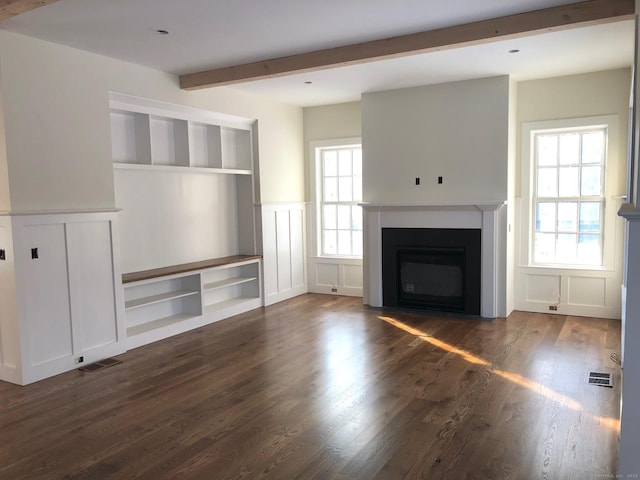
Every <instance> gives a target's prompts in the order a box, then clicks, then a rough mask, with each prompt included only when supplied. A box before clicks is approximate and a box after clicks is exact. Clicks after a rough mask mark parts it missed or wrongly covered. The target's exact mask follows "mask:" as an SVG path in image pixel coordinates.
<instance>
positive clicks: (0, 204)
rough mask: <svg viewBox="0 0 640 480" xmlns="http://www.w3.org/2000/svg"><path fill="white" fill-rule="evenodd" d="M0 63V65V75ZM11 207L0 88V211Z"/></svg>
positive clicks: (0, 91) (0, 89)
mask: <svg viewBox="0 0 640 480" xmlns="http://www.w3.org/2000/svg"><path fill="white" fill-rule="evenodd" d="M1 68H2V65H0V75H1V72H2V70H1ZM10 209H11V196H10V195H9V167H8V165H7V147H6V139H5V135H4V108H3V101H2V88H0V212H1V211H3V210H4V211H9V210H10Z"/></svg>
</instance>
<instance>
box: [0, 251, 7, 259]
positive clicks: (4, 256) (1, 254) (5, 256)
mask: <svg viewBox="0 0 640 480" xmlns="http://www.w3.org/2000/svg"><path fill="white" fill-rule="evenodd" d="M6 259H7V254H6V253H5V251H4V250H0V260H6Z"/></svg>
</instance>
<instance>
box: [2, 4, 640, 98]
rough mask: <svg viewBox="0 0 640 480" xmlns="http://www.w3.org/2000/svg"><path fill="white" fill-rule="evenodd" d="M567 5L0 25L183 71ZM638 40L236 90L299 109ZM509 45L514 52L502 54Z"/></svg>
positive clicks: (568, 38) (578, 33) (582, 37)
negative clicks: (157, 31)
mask: <svg viewBox="0 0 640 480" xmlns="http://www.w3.org/2000/svg"><path fill="white" fill-rule="evenodd" d="M569 3H577V2H576V1H575V0H574V1H571V0H482V1H478V0H322V1H319V0H226V1H223V0H181V1H176V0H59V1H58V2H55V3H53V4H51V5H48V6H45V7H41V8H38V9H35V10H32V11H30V12H27V13H24V14H22V15H19V16H16V17H13V18H10V19H8V20H5V21H4V22H0V28H3V29H5V30H10V31H13V32H17V33H22V34H25V35H30V36H34V37H38V38H41V39H44V40H48V41H51V42H56V43H61V44H64V45H68V46H71V47H75V48H79V49H83V50H88V51H92V52H96V53H100V54H103V55H107V56H110V57H114V58H119V59H122V60H126V61H130V62H133V63H138V64H141V65H146V66H149V67H152V68H155V69H158V70H161V71H165V72H169V73H173V74H183V73H190V72H194V71H199V70H206V69H210V68H217V67H225V66H231V65H237V64H240V63H247V62H252V61H258V60H266V59H269V58H276V57H281V56H285V55H291V54H296V53H304V52H308V51H313V50H319V49H324V48H330V47H335V46H340V45H347V44H351V43H357V42H362V41H367V40H375V39H379V38H386V37H390V36H395V35H402V34H407V33H414V32H419V31H425V30H431V29H434V28H440V27H445V26H450V25H456V24H461V23H467V22H472V21H477V20H484V19H489V18H495V17H499V16H504V15H511V14H514V13H519V12H526V11H531V10H537V9H541V8H546V7H552V6H558V5H564V4H569ZM157 29H166V30H168V31H169V32H170V34H169V35H165V36H161V35H158V34H157V33H155V31H156V30H157ZM633 42H634V26H633V22H632V21H625V22H617V23H612V24H605V25H599V26H591V27H583V28H580V29H573V30H566V31H563V32H555V33H547V34H542V35H536V36H531V37H526V38H521V39H518V40H508V41H501V42H495V43H491V44H486V45H480V46H474V47H465V48H458V49H453V50H447V51H442V52H435V53H429V54H424V55H417V56H411V57H404V58H399V59H394V60H385V61H381V62H373V63H368V64H363V65H356V66H350V67H342V68H335V69H330V70H322V71H317V72H313V73H306V74H300V75H292V76H288V77H281V78H276V79H268V80H260V81H254V82H247V83H244V84H239V85H235V86H233V87H232V88H235V89H239V90H243V91H246V92H250V93H254V94H259V95H267V96H270V97H272V98H274V99H276V100H280V101H283V102H286V103H290V104H294V105H301V106H309V105H321V104H329V103H339V102H346V101H352V100H358V99H359V98H360V94H361V93H362V92H371V91H379V90H387V89H393V88H404V87H410V86H417V85H425V84H431V83H439V82H448V81H455V80H462V79H469V78H478V77H486V76H492V75H500V74H510V75H513V76H514V78H516V79H517V80H526V79H533V78H544V77H548V76H556V75H568V74H574V73H581V72H587V71H597V70H605V69H610V68H619V67H624V66H630V65H631V64H632V63H633ZM512 49H519V50H520V52H519V53H516V54H510V53H508V52H509V50H512ZM309 81H310V82H312V83H311V84H307V83H305V82H309Z"/></svg>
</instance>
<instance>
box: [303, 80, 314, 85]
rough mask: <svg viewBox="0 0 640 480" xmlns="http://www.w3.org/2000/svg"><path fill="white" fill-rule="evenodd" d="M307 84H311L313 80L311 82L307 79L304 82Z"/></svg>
mask: <svg viewBox="0 0 640 480" xmlns="http://www.w3.org/2000/svg"><path fill="white" fill-rule="evenodd" d="M304 83H305V85H311V84H312V83H313V82H310V81H309V80H307V81H306V82H304Z"/></svg>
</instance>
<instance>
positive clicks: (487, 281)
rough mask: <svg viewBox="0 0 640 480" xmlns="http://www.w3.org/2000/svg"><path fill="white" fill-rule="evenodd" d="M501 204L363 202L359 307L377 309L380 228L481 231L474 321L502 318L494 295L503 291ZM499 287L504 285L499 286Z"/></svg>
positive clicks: (502, 309)
mask: <svg viewBox="0 0 640 480" xmlns="http://www.w3.org/2000/svg"><path fill="white" fill-rule="evenodd" d="M505 204H506V202H505V201H476V202H473V201H464V202H428V203H410V204H408V203H381V202H364V203H362V204H361V206H362V208H363V209H364V260H365V261H364V303H365V304H367V305H370V306H372V307H382V306H383V305H382V229H383V228H476V229H480V230H481V239H482V240H481V241H482V247H481V251H482V261H481V263H482V265H481V268H482V275H481V287H480V288H481V294H480V315H481V316H482V317H484V318H496V317H498V316H503V315H505V314H506V305H505V302H504V301H503V300H502V298H503V297H504V295H501V294H500V292H504V291H505V290H506V283H505V282H506V277H505V275H503V274H502V273H503V272H502V271H503V270H505V269H504V268H502V267H503V264H504V261H505V260H504V258H503V257H504V255H501V254H500V248H502V249H503V250H504V248H505V244H506V228H504V225H503V222H502V221H501V218H502V216H501V215H500V213H501V212H502V211H503V209H502V207H504V205H505ZM503 284H504V285H503Z"/></svg>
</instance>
